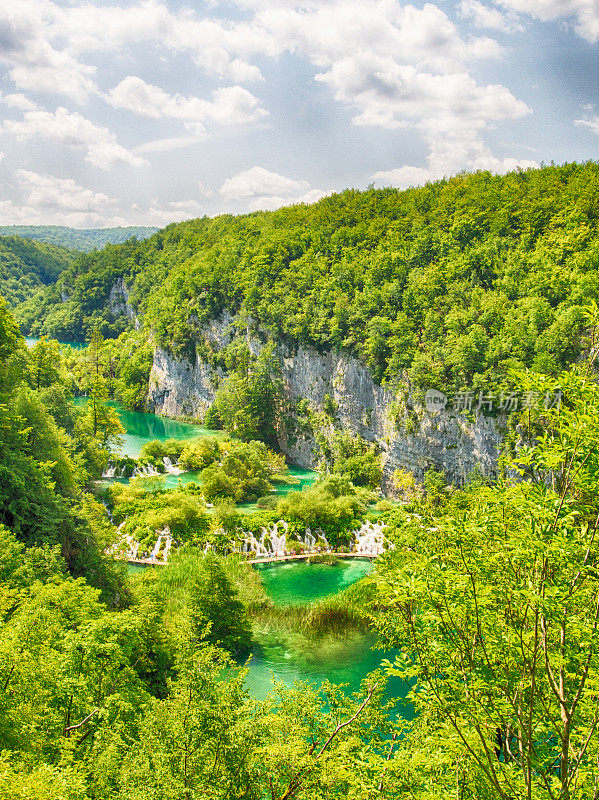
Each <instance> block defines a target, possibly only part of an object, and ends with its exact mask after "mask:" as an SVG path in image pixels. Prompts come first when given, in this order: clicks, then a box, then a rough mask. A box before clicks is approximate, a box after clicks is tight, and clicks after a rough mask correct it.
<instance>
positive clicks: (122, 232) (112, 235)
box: [0, 225, 158, 253]
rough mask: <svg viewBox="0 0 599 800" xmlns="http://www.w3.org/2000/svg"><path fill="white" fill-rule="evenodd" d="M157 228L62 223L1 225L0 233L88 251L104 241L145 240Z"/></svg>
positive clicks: (106, 242)
mask: <svg viewBox="0 0 599 800" xmlns="http://www.w3.org/2000/svg"><path fill="white" fill-rule="evenodd" d="M157 230H158V228H148V227H143V226H141V227H140V226H130V227H123V228H67V227H65V226H64V225H0V236H19V237H21V238H23V239H33V240H34V241H37V242H43V243H44V244H52V245H55V246H57V247H64V248H66V249H67V250H78V251H80V252H82V253H89V252H90V250H96V249H100V248H102V247H104V246H105V245H107V244H119V243H120V242H125V241H127V239H132V238H133V237H135V238H136V239H145V238H146V237H148V236H151V235H152V234H153V233H156V231H157Z"/></svg>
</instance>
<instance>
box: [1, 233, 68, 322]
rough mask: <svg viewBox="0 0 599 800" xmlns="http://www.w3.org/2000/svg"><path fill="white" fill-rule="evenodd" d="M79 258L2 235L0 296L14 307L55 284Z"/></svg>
mask: <svg viewBox="0 0 599 800" xmlns="http://www.w3.org/2000/svg"><path fill="white" fill-rule="evenodd" d="M1 231H2V228H0V233H1ZM76 256H77V253H73V252H72V251H70V250H66V249H65V248H64V247H53V246H51V245H47V244H41V243H38V242H32V241H30V240H28V239H21V238H20V237H19V236H2V235H0V294H1V295H2V296H3V297H4V299H5V300H6V302H7V303H8V305H9V306H13V307H14V306H16V305H18V304H19V303H22V302H24V301H25V300H28V299H29V298H30V297H31V296H32V295H33V294H34V293H35V292H36V290H38V289H41V288H42V287H44V286H49V285H50V284H52V283H54V281H55V280H56V279H57V278H58V276H59V275H60V273H61V272H62V271H63V270H64V269H66V267H68V266H69V265H70V264H72V263H73V261H74V260H75V258H76Z"/></svg>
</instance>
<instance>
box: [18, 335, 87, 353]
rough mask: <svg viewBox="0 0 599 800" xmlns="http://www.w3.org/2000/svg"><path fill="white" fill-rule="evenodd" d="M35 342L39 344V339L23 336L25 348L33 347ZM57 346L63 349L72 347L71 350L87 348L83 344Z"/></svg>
mask: <svg viewBox="0 0 599 800" xmlns="http://www.w3.org/2000/svg"><path fill="white" fill-rule="evenodd" d="M37 342H39V339H36V338H34V337H33V336H25V344H26V345H27V347H34V345H35V344H36V343H37ZM58 344H62V345H64V346H65V347H72V348H73V350H85V348H86V347H87V344H85V342H58Z"/></svg>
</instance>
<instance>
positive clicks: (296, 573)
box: [254, 558, 372, 606]
mask: <svg viewBox="0 0 599 800" xmlns="http://www.w3.org/2000/svg"><path fill="white" fill-rule="evenodd" d="M371 567H372V564H371V562H370V560H368V559H361V558H348V559H341V563H340V564H339V565H338V566H326V565H325V564H308V562H307V561H289V562H287V563H286V564H256V565H255V567H254V568H255V569H258V570H259V572H260V577H261V578H262V584H263V586H264V588H265V589H266V593H267V594H268V596H269V597H270V599H271V600H272V601H273V603H274V604H275V605H277V606H285V605H292V604H294V605H298V604H300V603H311V602H313V601H314V600H319V599H320V598H321V597H328V596H329V595H331V594H335V593H336V592H340V591H341V590H342V589H345V588H347V587H348V586H350V585H351V584H352V583H355V582H356V581H358V580H360V578H362V577H364V575H367V574H368V572H370V570H371Z"/></svg>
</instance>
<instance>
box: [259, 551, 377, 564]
mask: <svg viewBox="0 0 599 800" xmlns="http://www.w3.org/2000/svg"><path fill="white" fill-rule="evenodd" d="M378 555H379V554H378V553H336V552H334V551H331V552H330V553H293V554H289V555H282V556H261V557H260V558H248V560H247V563H248V564H276V563H277V562H279V563H283V562H285V561H300V560H302V559H305V558H312V557H313V556H334V557H335V558H377V557H378Z"/></svg>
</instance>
